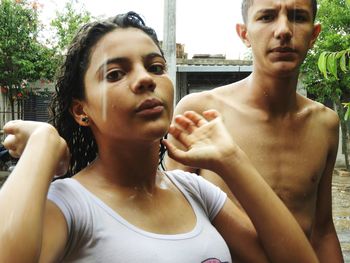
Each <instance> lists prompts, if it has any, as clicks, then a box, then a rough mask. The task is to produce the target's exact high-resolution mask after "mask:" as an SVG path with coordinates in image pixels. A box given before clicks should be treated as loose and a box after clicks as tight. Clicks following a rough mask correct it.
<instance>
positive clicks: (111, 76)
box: [105, 70, 125, 82]
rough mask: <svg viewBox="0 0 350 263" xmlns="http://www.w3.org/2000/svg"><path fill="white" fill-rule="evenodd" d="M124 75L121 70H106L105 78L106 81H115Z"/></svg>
mask: <svg viewBox="0 0 350 263" xmlns="http://www.w3.org/2000/svg"><path fill="white" fill-rule="evenodd" d="M124 75H125V73H124V72H123V71H121V70H112V71H109V72H107V74H106V76H105V79H106V80H107V81H108V82H116V81H118V80H120V79H121V78H122V77H123V76H124Z"/></svg>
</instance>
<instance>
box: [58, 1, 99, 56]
mask: <svg viewBox="0 0 350 263" xmlns="http://www.w3.org/2000/svg"><path fill="white" fill-rule="evenodd" d="M92 18H93V17H92V15H91V14H90V12H88V11H86V9H85V7H84V5H79V2H78V1H76V0H70V1H69V2H67V3H66V4H65V6H64V9H63V10H62V11H56V17H55V18H54V19H53V20H52V22H51V26H52V27H53V28H54V29H55V31H56V39H55V40H56V45H55V47H56V49H57V50H58V52H60V53H61V54H62V53H64V52H65V50H66V48H67V47H68V45H69V43H70V42H71V41H72V39H73V37H74V35H75V33H76V32H77V31H78V29H79V28H80V27H81V26H82V25H83V24H86V23H87V22H90V21H91V20H92Z"/></svg>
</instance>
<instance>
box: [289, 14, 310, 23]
mask: <svg viewBox="0 0 350 263" xmlns="http://www.w3.org/2000/svg"><path fill="white" fill-rule="evenodd" d="M291 20H292V21H295V22H305V21H307V18H306V17H305V16H302V15H294V16H293V17H292V18H291Z"/></svg>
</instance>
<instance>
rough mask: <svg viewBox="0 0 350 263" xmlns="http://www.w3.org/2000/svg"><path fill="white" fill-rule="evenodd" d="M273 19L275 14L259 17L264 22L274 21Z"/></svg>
mask: <svg viewBox="0 0 350 263" xmlns="http://www.w3.org/2000/svg"><path fill="white" fill-rule="evenodd" d="M273 19H274V15H263V16H261V17H259V20H260V21H263V22H268V21H272V20H273Z"/></svg>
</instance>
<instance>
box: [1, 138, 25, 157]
mask: <svg viewBox="0 0 350 263" xmlns="http://www.w3.org/2000/svg"><path fill="white" fill-rule="evenodd" d="M3 145H4V147H5V148H6V149H8V150H9V154H10V155H11V156H12V157H15V158H18V157H19V156H20V155H21V154H20V153H19V152H18V149H17V146H16V145H17V139H16V136H15V135H13V134H9V135H7V136H6V138H5V140H4V142H3Z"/></svg>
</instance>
